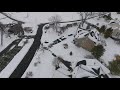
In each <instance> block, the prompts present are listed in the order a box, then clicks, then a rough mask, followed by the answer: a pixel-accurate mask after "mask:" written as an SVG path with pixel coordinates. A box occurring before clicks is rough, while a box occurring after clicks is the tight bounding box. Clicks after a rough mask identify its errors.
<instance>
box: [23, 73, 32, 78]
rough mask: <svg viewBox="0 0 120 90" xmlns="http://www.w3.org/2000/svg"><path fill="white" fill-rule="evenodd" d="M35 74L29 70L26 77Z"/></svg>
mask: <svg viewBox="0 0 120 90" xmlns="http://www.w3.org/2000/svg"><path fill="white" fill-rule="evenodd" d="M32 76H33V72H31V71H30V72H27V74H26V77H25V78H30V77H32Z"/></svg>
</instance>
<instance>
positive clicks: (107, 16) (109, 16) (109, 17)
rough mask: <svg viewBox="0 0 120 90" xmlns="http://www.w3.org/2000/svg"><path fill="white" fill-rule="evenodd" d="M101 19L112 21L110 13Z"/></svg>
mask: <svg viewBox="0 0 120 90" xmlns="http://www.w3.org/2000/svg"><path fill="white" fill-rule="evenodd" d="M103 18H104V19H105V20H106V21H109V20H112V18H111V13H109V14H108V15H104V16H103Z"/></svg>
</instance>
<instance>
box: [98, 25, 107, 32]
mask: <svg viewBox="0 0 120 90" xmlns="http://www.w3.org/2000/svg"><path fill="white" fill-rule="evenodd" d="M105 30H106V26H105V25H103V26H101V28H99V29H98V31H99V32H100V33H105Z"/></svg>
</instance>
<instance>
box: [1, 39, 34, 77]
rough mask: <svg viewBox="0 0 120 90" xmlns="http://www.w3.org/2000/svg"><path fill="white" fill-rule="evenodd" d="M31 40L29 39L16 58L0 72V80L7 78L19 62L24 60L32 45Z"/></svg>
mask: <svg viewBox="0 0 120 90" xmlns="http://www.w3.org/2000/svg"><path fill="white" fill-rule="evenodd" d="M33 41H34V40H33V39H29V41H28V43H27V44H26V45H25V46H24V47H23V48H22V49H21V50H20V52H19V53H17V55H16V56H14V58H13V59H12V60H11V62H10V63H9V64H8V65H7V66H6V67H5V68H4V69H3V70H2V71H1V72H0V78H9V76H10V75H11V74H12V72H13V71H14V70H15V68H16V67H17V66H18V64H19V63H20V62H21V60H22V59H23V58H24V56H25V54H26V53H27V51H28V50H29V48H30V47H31V45H32V44H33Z"/></svg>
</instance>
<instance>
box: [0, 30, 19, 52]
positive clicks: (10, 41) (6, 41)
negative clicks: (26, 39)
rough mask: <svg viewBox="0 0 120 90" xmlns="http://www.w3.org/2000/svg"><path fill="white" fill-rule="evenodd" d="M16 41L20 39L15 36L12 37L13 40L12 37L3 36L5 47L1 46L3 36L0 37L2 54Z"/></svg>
mask: <svg viewBox="0 0 120 90" xmlns="http://www.w3.org/2000/svg"><path fill="white" fill-rule="evenodd" d="M0 34H1V32H0ZM16 39H18V37H17V36H15V35H11V38H10V37H6V35H5V34H4V35H3V46H1V36H0V52H1V51H2V50H4V49H5V48H6V47H7V46H8V45H9V44H10V43H12V42H13V41H14V40H16Z"/></svg>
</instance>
